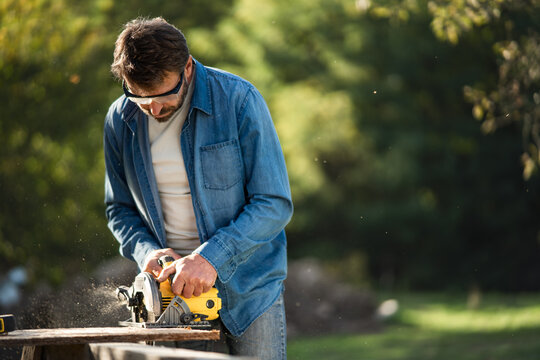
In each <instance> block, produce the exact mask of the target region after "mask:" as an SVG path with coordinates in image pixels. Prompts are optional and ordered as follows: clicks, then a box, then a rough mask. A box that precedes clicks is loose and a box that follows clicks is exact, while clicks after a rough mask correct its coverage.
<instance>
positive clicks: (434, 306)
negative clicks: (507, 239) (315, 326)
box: [288, 294, 540, 360]
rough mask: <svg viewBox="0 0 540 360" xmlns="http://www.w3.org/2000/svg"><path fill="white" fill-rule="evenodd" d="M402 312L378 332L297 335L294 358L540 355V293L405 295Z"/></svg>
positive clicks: (291, 345) (448, 359)
mask: <svg viewBox="0 0 540 360" xmlns="http://www.w3.org/2000/svg"><path fill="white" fill-rule="evenodd" d="M393 298H395V299H397V300H398V301H399V306H400V309H399V312H398V314H397V315H396V316H395V317H394V318H393V319H392V320H391V321H388V322H387V323H385V324H384V326H383V329H382V331H380V332H379V333H376V334H346V335H331V336H324V337H314V338H297V339H292V340H290V341H289V342H288V358H289V359H290V360H300V359H302V360H303V359H366V360H379V359H380V360H382V359H385V360H392V359H411V360H413V359H414V360H424V359H437V360H525V359H540V296H539V295H484V296H482V299H481V301H480V302H479V305H478V306H477V307H475V308H474V309H473V308H469V307H468V306H467V298H466V296H456V295H443V294H403V295H400V296H395V297H393Z"/></svg>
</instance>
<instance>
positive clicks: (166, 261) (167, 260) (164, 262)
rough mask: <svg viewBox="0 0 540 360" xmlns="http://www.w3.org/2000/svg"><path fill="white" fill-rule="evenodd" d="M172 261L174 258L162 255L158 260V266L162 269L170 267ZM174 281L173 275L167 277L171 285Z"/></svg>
mask: <svg viewBox="0 0 540 360" xmlns="http://www.w3.org/2000/svg"><path fill="white" fill-rule="evenodd" d="M173 261H174V258H173V257H172V256H171V255H163V256H162V257H160V258H159V259H158V264H159V266H161V267H162V268H163V269H165V268H166V267H168V266H169V265H171V264H172V263H173ZM173 279H174V274H171V275H169V283H170V284H171V285H172V283H173Z"/></svg>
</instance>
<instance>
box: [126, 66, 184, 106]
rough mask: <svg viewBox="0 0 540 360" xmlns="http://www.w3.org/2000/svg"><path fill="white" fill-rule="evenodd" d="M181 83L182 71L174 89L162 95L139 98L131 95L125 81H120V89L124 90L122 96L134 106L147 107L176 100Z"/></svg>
mask: <svg viewBox="0 0 540 360" xmlns="http://www.w3.org/2000/svg"><path fill="white" fill-rule="evenodd" d="M183 81H184V71H182V73H181V74H180V81H178V84H177V85H176V86H175V87H174V89H172V90H170V91H167V92H165V93H163V94H160V95H154V96H139V95H135V94H132V93H131V92H129V90H128V88H127V86H126V82H125V81H122V89H124V94H125V95H126V97H127V98H128V99H129V100H131V101H133V102H134V103H136V104H140V105H149V104H150V103H151V102H156V103H159V104H165V103H168V102H170V101H174V100H176V99H178V92H179V91H180V88H181V87H182V82H183Z"/></svg>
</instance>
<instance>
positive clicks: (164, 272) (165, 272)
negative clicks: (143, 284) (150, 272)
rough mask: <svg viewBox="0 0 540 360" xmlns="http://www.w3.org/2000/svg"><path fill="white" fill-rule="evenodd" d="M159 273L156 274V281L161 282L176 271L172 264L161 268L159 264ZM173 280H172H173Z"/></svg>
mask: <svg viewBox="0 0 540 360" xmlns="http://www.w3.org/2000/svg"><path fill="white" fill-rule="evenodd" d="M159 269H160V271H161V273H160V274H158V275H159V276H158V278H157V279H156V280H157V281H158V282H163V281H165V280H167V279H168V278H169V276H170V275H172V274H174V273H175V272H176V268H175V267H174V266H169V267H167V268H165V269H163V270H161V266H160V267H159ZM173 282H174V281H173Z"/></svg>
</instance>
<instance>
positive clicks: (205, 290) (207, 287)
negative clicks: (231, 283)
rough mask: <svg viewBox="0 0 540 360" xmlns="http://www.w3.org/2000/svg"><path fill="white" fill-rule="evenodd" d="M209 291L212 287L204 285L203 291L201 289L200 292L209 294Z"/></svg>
mask: <svg viewBox="0 0 540 360" xmlns="http://www.w3.org/2000/svg"><path fill="white" fill-rule="evenodd" d="M210 289H212V286H209V285H204V286H203V289H202V292H203V293H206V292H209V291H210ZM197 296H199V295H197Z"/></svg>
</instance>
